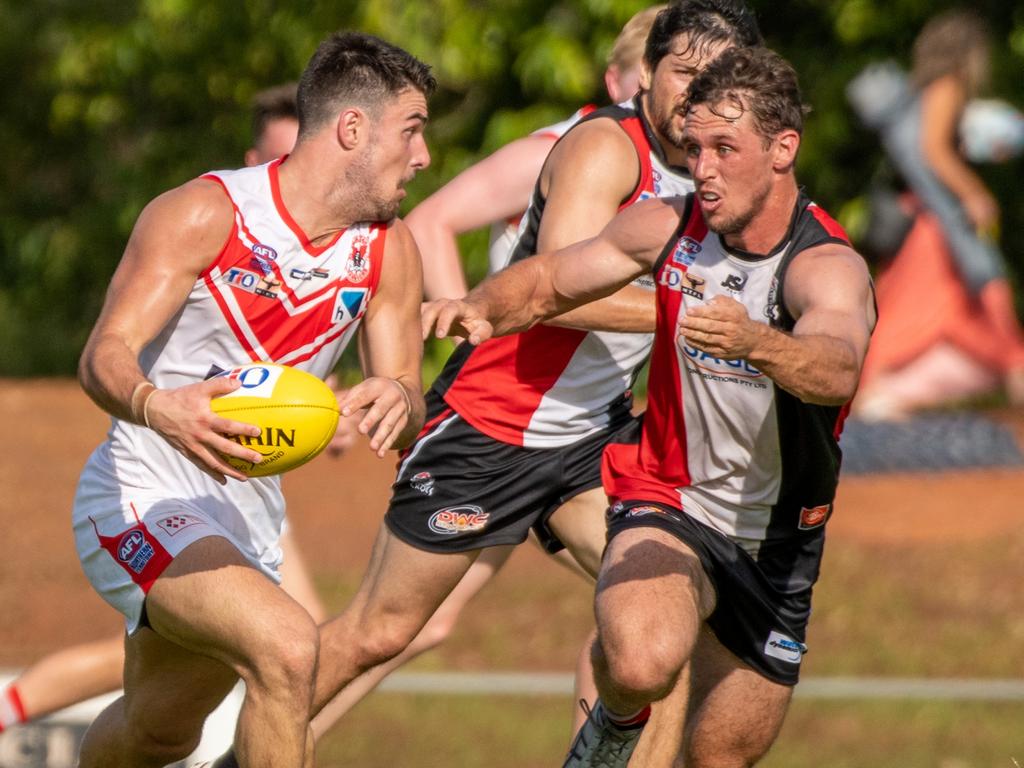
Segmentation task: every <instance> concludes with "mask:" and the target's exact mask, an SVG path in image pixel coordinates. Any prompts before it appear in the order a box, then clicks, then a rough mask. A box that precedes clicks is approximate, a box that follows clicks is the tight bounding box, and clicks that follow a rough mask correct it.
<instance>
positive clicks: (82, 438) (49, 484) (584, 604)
mask: <svg viewBox="0 0 1024 768" xmlns="http://www.w3.org/2000/svg"><path fill="white" fill-rule="evenodd" d="M0 419H2V423H3V424H4V427H5V429H6V430H7V431H6V434H7V435H8V437H9V438H10V439H9V440H8V442H7V448H6V449H5V451H4V454H3V459H2V461H0V532H2V535H0V617H2V619H0V667H17V666H21V665H24V664H26V663H28V662H30V661H31V660H32V659H34V658H36V657H38V656H39V655H41V654H43V653H46V652H48V651H51V650H55V649H57V648H60V647H63V646H66V645H68V644H71V643H73V642H77V641H82V640H88V639H96V638H100V637H104V636H108V635H111V634H114V633H117V632H119V631H120V628H121V626H122V625H121V621H120V618H119V617H118V616H117V615H116V614H115V613H114V611H113V610H111V609H110V608H109V607H107V606H106V605H105V604H104V603H103V602H102V601H101V600H100V599H99V598H98V597H97V596H96V595H94V594H93V592H92V591H91V589H90V588H89V586H88V584H87V583H86V581H85V578H84V576H83V575H82V573H81V571H80V569H79V565H78V560H77V557H76V555H75V552H74V546H73V542H72V537H71V529H70V524H69V512H70V507H71V499H72V496H73V494H74V490H75V483H76V479H77V475H78V473H79V471H80V469H81V466H82V464H83V463H84V462H85V460H86V458H87V457H88V455H89V453H90V452H91V451H92V449H93V448H94V447H95V446H96V445H97V444H98V443H99V442H100V441H101V440H102V438H103V435H104V433H105V430H106V428H107V423H108V420H107V417H106V416H105V415H104V414H103V413H102V412H100V410H99V409H98V408H96V407H95V406H94V405H92V404H91V403H90V402H89V401H88V400H87V398H86V397H85V396H84V395H83V394H82V393H81V392H80V390H79V389H78V387H77V386H76V384H75V383H74V382H72V381H69V380H31V381H24V380H22V381H13V380H0ZM393 471H394V461H393V459H391V458H389V459H387V460H379V459H377V458H376V457H375V456H373V455H372V454H371V453H370V452H369V450H367V449H366V448H365V447H361V448H360V449H357V450H355V451H353V452H352V453H351V454H349V455H347V456H346V457H343V458H342V459H340V460H336V461H335V460H331V459H328V458H326V457H321V458H319V459H317V460H316V461H314V462H312V463H311V464H310V465H307V466H306V467H303V468H302V469H300V470H297V471H296V472H294V473H292V474H291V475H289V476H288V477H287V478H286V480H285V488H286V495H287V496H288V499H289V504H290V516H291V518H292V520H293V524H294V529H295V531H296V535H297V538H298V541H299V543H300V546H301V547H302V549H303V551H304V554H305V555H306V558H307V560H308V562H309V563H310V564H311V567H312V569H313V572H314V574H315V576H316V580H317V584H318V587H319V588H320V589H321V592H322V593H323V594H324V595H325V597H326V599H327V601H328V604H329V605H330V606H332V607H335V608H337V607H340V605H341V604H343V601H344V598H345V596H346V594H348V593H350V592H351V589H352V588H353V587H354V585H355V583H356V580H357V579H358V577H359V574H360V573H361V571H362V568H363V565H364V564H365V562H366V559H367V556H368V553H369V547H370V544H371V542H372V540H373V537H374V534H375V532H376V530H377V527H378V525H379V522H380V518H381V515H382V514H383V511H384V507H385V504H386V501H387V494H388V486H389V483H390V480H391V478H392V474H393ZM1022 497H1024V472H1014V471H1009V470H1007V471H963V472H947V473H943V474H941V475H924V474H919V475H900V476H876V477H849V478H846V479H845V480H844V481H843V483H842V485H841V487H840V494H839V499H838V502H837V505H836V510H837V512H836V514H835V516H834V518H833V520H832V522H830V524H829V531H830V536H831V540H832V541H833V542H836V541H838V542H841V541H844V540H851V541H857V542H860V543H868V544H871V543H883V542H892V541H908V540H910V541H915V542H920V543H922V544H927V543H929V542H935V543H939V542H950V541H965V540H981V539H993V540H995V539H998V538H999V537H1000V536H1001V535H1003V534H1004V533H1006V532H1008V531H1010V530H1011V529H1015V528H1017V527H1019V521H1020V519H1021V518H1020V511H1019V500H1020V499H1021V498H1022ZM547 560H548V559H547V558H546V557H545V556H544V555H542V554H541V553H540V552H539V551H538V550H537V549H536V548H534V547H532V546H529V545H527V546H523V547H521V548H520V550H519V551H517V553H516V554H515V555H514V556H513V558H512V559H511V561H510V562H509V564H508V565H507V566H506V568H505V572H503V573H502V575H501V576H500V577H499V579H497V580H496V583H495V584H494V585H493V587H491V588H489V589H491V590H492V591H491V592H489V593H488V592H485V594H490V595H491V597H495V596H498V595H499V593H500V597H501V599H500V600H492V599H487V598H485V599H483V600H482V602H483V603H484V604H485V606H484V607H482V608H481V609H480V612H479V617H478V619H477V620H478V621H479V622H480V623H481V625H482V626H486V627H487V629H486V630H485V629H481V630H480V631H479V632H477V633H476V634H475V635H474V636H473V637H474V638H475V639H474V641H473V642H472V643H466V644H465V645H464V646H463V647H460V648H456V649H455V650H454V651H451V652H449V655H448V656H446V657H445V660H444V666H446V667H449V666H457V667H459V666H461V667H465V668H478V667H480V666H482V665H486V664H488V663H489V659H492V658H493V657H494V654H490V653H488V651H487V649H486V647H484V646H486V643H487V637H488V634H487V632H488V631H490V632H494V633H497V634H500V635H506V636H507V633H515V634H516V635H517V636H519V637H523V638H527V639H524V640H523V641H522V643H521V644H520V645H521V647H520V648H519V649H518V655H517V656H516V659H515V661H514V663H517V664H519V663H529V664H532V666H533V667H534V668H537V669H558V670H565V669H567V668H568V666H569V664H570V663H571V658H572V656H573V653H572V652H570V651H572V650H573V649H574V648H576V647H578V643H577V642H576V636H577V635H578V636H579V637H582V634H583V633H585V626H586V621H587V615H588V613H589V599H588V595H589V588H588V587H587V585H585V584H584V583H583V582H582V581H581V580H579V579H578V578H577V577H575V576H573V575H571V574H570V573H568V572H567V571H564V570H563V569H560V568H557V567H555V566H552V565H550V564H549V563H548V562H547ZM538 598H540V599H538ZM527 603H528V604H527ZM490 604H500V605H501V607H500V608H494V609H490V608H488V607H486V606H487V605H490ZM520 606H521V608H520ZM556 617H558V618H560V619H561V620H562V621H563V623H564V624H567V625H569V626H570V627H572V630H571V631H569V633H568V634H569V635H572V637H569V636H565V635H558V634H556V635H555V636H554V637H553V638H551V639H549V640H544V639H543V638H540V637H535V636H536V633H531V627H534V626H537V625H538V622H543V621H544V620H545V619H554V618H556ZM531 637H535V639H532V640H531V639H530V638H531ZM427 663H428V664H429V663H430V662H429V661H428V662H427Z"/></svg>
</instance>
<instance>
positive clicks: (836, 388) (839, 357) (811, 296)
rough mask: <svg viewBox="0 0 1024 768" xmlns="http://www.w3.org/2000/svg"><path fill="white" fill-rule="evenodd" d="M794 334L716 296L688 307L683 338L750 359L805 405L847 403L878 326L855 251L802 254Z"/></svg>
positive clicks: (793, 268) (791, 274)
mask: <svg viewBox="0 0 1024 768" xmlns="http://www.w3.org/2000/svg"><path fill="white" fill-rule="evenodd" d="M783 300H784V301H785V302H786V307H787V308H788V310H789V311H790V313H791V314H792V315H793V317H794V318H795V319H796V325H795V326H794V328H793V332H792V333H785V332H783V331H780V330H777V329H775V328H772V327H771V326H769V325H767V324H765V323H761V322H757V321H755V320H753V319H751V318H750V317H749V315H748V314H747V311H746V308H745V307H744V306H743V305H742V304H740V303H739V302H737V301H734V300H733V299H730V298H726V297H725V296H716V297H715V298H714V299H712V300H711V301H710V302H709V303H708V304H705V305H704V306H700V307H696V308H695V309H692V310H690V311H689V312H687V314H686V316H685V317H684V318H683V320H682V321H681V322H680V325H679V338H680V341H684V342H685V343H686V344H688V345H689V346H691V347H695V348H696V349H699V350H700V351H702V352H707V353H708V354H710V355H714V356H715V357H718V358H721V359H723V360H741V359H742V360H747V361H749V362H750V363H752V364H753V365H755V366H756V367H757V368H758V369H759V370H761V371H762V372H764V373H765V375H767V376H768V377H770V378H771V379H772V380H773V381H774V382H775V383H776V384H778V385H779V386H780V387H782V388H783V389H785V390H786V391H787V392H790V393H792V394H793V395H795V396H796V397H798V398H800V399H801V400H803V401H804V402H808V403H817V404H820V405H842V404H844V403H846V402H848V401H849V400H850V399H852V398H853V395H854V394H855V393H856V391H857V382H858V381H859V380H860V370H861V366H862V365H863V363H864V355H865V354H866V352H867V347H868V339H869V338H870V336H871V330H872V328H874V324H875V319H876V318H875V308H874V294H873V291H872V288H871V279H870V277H869V275H868V270H867V266H866V265H865V264H864V260H863V259H861V257H860V256H858V255H857V254H856V253H855V252H854V251H853V250H852V249H850V248H848V247H846V246H840V245H823V246H819V247H817V248H812V249H809V250H807V251H804V252H803V253H801V254H800V255H798V256H797V257H796V258H795V259H794V260H793V262H792V264H790V266H789V271H788V273H787V275H786V282H785V296H784V297H783Z"/></svg>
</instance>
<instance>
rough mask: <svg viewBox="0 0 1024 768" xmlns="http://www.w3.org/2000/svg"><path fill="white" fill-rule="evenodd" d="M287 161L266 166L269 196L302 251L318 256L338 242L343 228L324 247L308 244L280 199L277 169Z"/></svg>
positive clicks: (307, 239) (277, 161)
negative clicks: (268, 179) (268, 177)
mask: <svg viewBox="0 0 1024 768" xmlns="http://www.w3.org/2000/svg"><path fill="white" fill-rule="evenodd" d="M287 159H288V155H284V156H283V157H279V158H278V159H277V160H274V161H273V162H271V163H270V164H269V165H268V166H267V173H268V174H269V176H270V194H271V196H272V197H273V198H274V206H275V207H276V208H277V213H278V215H279V216H280V217H281V220H282V221H283V222H284V223H285V224H287V225H288V229H290V230H291V231H292V233H293V234H294V235H295V237H297V238H298V239H299V244H300V245H302V249H303V250H304V251H305V252H306V253H308V254H309V255H310V256H319V255H320V254H322V253H323V252H324V251H326V250H327V249H328V248H330V247H331V246H333V245H334V244H335V243H336V242H338V238H339V237H341V236H342V234H344V232H345V227H342V228H341V229H340V230H338V231H337V232H336V233H335V234H334V237H332V238H331V239H330V240H329V241H328V242H327V243H325V244H324V245H313V243H311V242H310V240H309V236H308V235H306V233H305V232H304V231H303V230H302V227H300V226H299V224H298V222H297V221H295V219H293V218H292V215H291V214H290V213H289V212H288V208H287V207H286V206H285V204H284V198H283V197H281V180H280V178H279V176H278V172H277V169H278V168H279V167H280V165H281V163H283V162H284V161H285V160H287Z"/></svg>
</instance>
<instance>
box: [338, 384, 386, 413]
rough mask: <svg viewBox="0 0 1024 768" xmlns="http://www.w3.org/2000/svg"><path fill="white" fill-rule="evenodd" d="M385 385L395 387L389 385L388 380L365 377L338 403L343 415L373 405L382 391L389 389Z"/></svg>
mask: <svg viewBox="0 0 1024 768" xmlns="http://www.w3.org/2000/svg"><path fill="white" fill-rule="evenodd" d="M385 387H387V389H394V385H393V384H391V385H390V386H389V385H388V384H387V382H386V381H382V380H381V379H377V378H371V379H365V380H363V381H361V382H359V383H358V384H356V385H355V386H354V387H352V389H350V390H349V391H348V392H347V393H346V394H345V397H344V398H343V399H342V401H341V402H340V403H339V405H338V410H339V411H340V413H341V415H342V417H343V418H344V417H348V416H351V415H352V414H353V413H355V412H356V411H358V410H361V409H362V408H367V407H369V406H371V405H373V403H374V402H375V401H376V400H377V398H378V397H380V396H381V393H382V392H385V391H387V389H385Z"/></svg>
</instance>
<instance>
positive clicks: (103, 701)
mask: <svg viewBox="0 0 1024 768" xmlns="http://www.w3.org/2000/svg"><path fill="white" fill-rule="evenodd" d="M13 677H14V673H13V672H12V671H11V670H0V686H3V685H5V684H6V683H7V682H9V681H10V680H11V679H13ZM379 690H381V691H384V692H387V693H419V694H431V695H436V696H487V695H494V696H570V695H572V691H573V676H572V674H571V673H568V672H399V673H396V674H394V675H391V676H390V677H388V678H387V679H386V680H384V682H383V683H382V684H381V686H380V688H379ZM117 695H118V694H109V695H106V696H99V697H97V698H95V699H91V700H90V701H86V702H83V703H81V704H76V705H75V706H73V707H69V708H68V709H65V710H63V711H61V712H58V713H56V714H54V715H52V716H51V718H50V719H51V720H52V721H55V722H60V721H64V722H89V721H90V720H92V718H94V717H95V716H96V715H97V714H98V713H99V712H100V710H102V709H103V707H105V706H106V705H107V704H109V703H110V702H111V701H113V700H114V699H115V698H116V697H117ZM794 695H795V697H796V698H798V699H818V700H823V699H827V700H836V701H842V700H852V699H913V700H919V701H1024V679H1022V680H1014V679H999V678H992V679H983V678H907V677H809V678H807V679H805V680H803V681H802V682H801V683H800V685H798V686H797V688H796V691H795V694H794Z"/></svg>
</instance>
